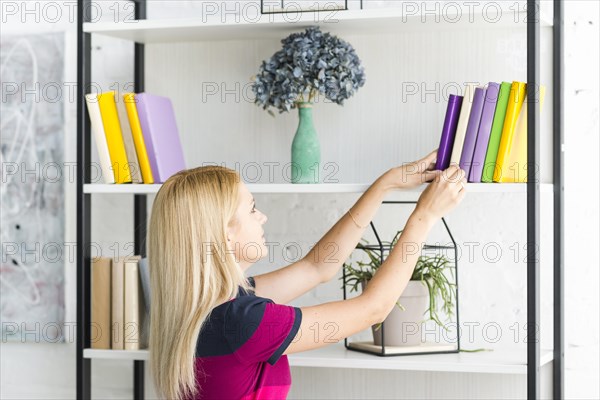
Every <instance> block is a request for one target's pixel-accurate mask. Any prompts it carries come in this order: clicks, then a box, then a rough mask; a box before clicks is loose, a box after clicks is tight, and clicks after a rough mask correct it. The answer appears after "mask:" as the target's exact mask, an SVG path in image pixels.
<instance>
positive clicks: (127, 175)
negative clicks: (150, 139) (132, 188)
mask: <svg viewBox="0 0 600 400" xmlns="http://www.w3.org/2000/svg"><path fill="white" fill-rule="evenodd" d="M98 104H99V106H100V114H102V123H103V124H104V133H105V135H106V142H107V143H108V152H109V154H110V161H111V165H112V168H113V171H114V174H115V182H116V183H131V171H130V170H129V162H128V160H127V153H126V151H125V142H124V141H123V134H122V133H121V124H120V123H119V114H118V113H117V103H116V101H115V92H114V91H111V92H106V93H102V94H100V95H98Z"/></svg>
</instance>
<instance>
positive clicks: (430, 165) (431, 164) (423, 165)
mask: <svg viewBox="0 0 600 400" xmlns="http://www.w3.org/2000/svg"><path fill="white" fill-rule="evenodd" d="M436 159H437V149H436V150H434V151H432V152H431V153H429V154H428V155H426V156H425V157H423V158H422V159H420V160H419V161H418V162H417V164H418V166H417V168H418V169H419V172H425V171H430V170H433V169H434V168H435V160H436Z"/></svg>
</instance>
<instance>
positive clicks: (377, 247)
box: [342, 201, 460, 357]
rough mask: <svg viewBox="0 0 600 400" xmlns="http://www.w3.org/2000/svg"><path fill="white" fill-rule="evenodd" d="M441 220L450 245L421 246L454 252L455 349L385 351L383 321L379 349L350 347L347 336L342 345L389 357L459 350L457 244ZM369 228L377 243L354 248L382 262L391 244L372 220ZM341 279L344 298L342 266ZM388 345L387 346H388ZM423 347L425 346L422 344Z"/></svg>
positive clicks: (426, 248)
mask: <svg viewBox="0 0 600 400" xmlns="http://www.w3.org/2000/svg"><path fill="white" fill-rule="evenodd" d="M382 204H400V205H407V204H412V205H416V204H417V202H416V201H384V202H383V203H382ZM442 222H443V223H444V227H445V229H446V232H447V233H448V236H449V237H450V241H451V242H452V245H448V246H443V245H427V244H426V245H424V246H423V249H422V250H423V251H424V250H452V251H453V252H454V266H453V268H454V283H455V285H456V286H455V288H456V290H455V296H456V297H455V303H454V307H455V311H456V312H455V315H456V330H457V331H456V332H457V335H456V348H455V349H449V350H442V351H440V350H435V351H433V350H431V351H415V352H402V353H390V352H386V345H385V335H384V333H385V329H384V327H385V321H383V322H382V323H381V327H380V329H381V346H377V347H378V348H379V347H381V350H380V351H374V350H368V349H364V348H357V347H351V346H350V345H349V344H348V338H344V346H345V347H346V349H348V350H353V351H358V352H361V353H368V354H375V355H378V356H381V357H391V356H408V355H420V354H447V353H458V352H459V351H460V323H459V321H460V319H459V315H458V314H459V313H458V310H459V307H458V250H457V245H456V241H455V240H454V237H453V236H452V232H451V231H450V228H449V227H448V224H447V223H446V220H445V219H444V218H442ZM370 226H371V229H372V230H373V234H374V235H375V238H376V239H377V244H373V245H367V246H363V245H358V246H357V247H356V248H357V249H368V250H373V251H375V252H378V253H379V256H380V260H381V263H383V261H384V259H385V256H386V252H390V251H391V245H385V244H383V243H382V241H381V238H380V237H379V233H378V232H377V229H376V228H375V224H374V223H373V221H371V223H370ZM342 280H343V291H344V300H346V299H347V297H346V296H347V294H346V285H347V282H346V268H345V267H343V268H342ZM389 347H390V346H388V348H389ZM424 348H425V346H424Z"/></svg>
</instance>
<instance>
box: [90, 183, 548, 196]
mask: <svg viewBox="0 0 600 400" xmlns="http://www.w3.org/2000/svg"><path fill="white" fill-rule="evenodd" d="M247 186H248V189H249V190H250V192H252V193H257V194H260V193H270V194H277V193H290V194H294V193H313V194H318V193H364V192H365V191H366V190H367V189H368V188H369V185H368V184H361V183H356V184H345V183H334V184H329V183H325V184H317V185H294V184H275V183H273V184H247ZM160 187H161V185H140V184H114V185H105V184H95V183H94V184H87V185H84V188H83V191H84V193H89V194H155V193H157V192H158V190H159V189H160ZM426 187H427V185H421V186H418V187H416V188H413V189H401V190H397V191H396V192H395V193H402V192H404V193H420V192H422V191H423V190H424V189H425V188H426ZM466 188H467V193H527V185H526V184H525V183H468V184H467V185H466ZM552 190H553V184H551V183H543V184H540V192H542V193H551V192H552Z"/></svg>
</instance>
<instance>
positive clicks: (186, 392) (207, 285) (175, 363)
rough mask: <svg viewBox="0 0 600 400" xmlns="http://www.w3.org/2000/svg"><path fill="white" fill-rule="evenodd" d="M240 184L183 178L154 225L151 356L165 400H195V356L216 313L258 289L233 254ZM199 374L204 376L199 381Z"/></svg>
mask: <svg viewBox="0 0 600 400" xmlns="http://www.w3.org/2000/svg"><path fill="white" fill-rule="evenodd" d="M239 184H240V178H239V175H238V174H237V172H235V171H233V170H231V169H227V168H224V167H212V166H211V167H200V168H195V169H190V170H185V171H181V172H179V173H177V174H175V175H173V176H172V177H171V178H169V179H168V180H167V181H166V182H165V183H164V184H163V185H162V187H161V188H160V190H159V191H158V194H157V196H156V199H155V200H154V204H153V206H152V215H151V217H150V226H149V230H148V242H147V243H148V264H149V270H150V285H151V294H152V301H151V307H150V334H149V351H150V364H151V369H152V377H153V379H154V384H155V387H156V389H157V391H158V392H159V393H158V394H159V395H161V396H164V397H166V398H167V399H184V398H191V397H194V396H196V395H197V394H198V393H200V392H201V387H200V386H199V384H198V382H197V381H196V372H197V371H196V368H195V349H196V342H197V339H198V335H199V334H200V331H201V328H202V326H203V324H204V322H205V321H206V320H207V318H208V317H209V316H210V313H211V311H212V309H213V308H215V307H216V306H218V305H219V304H222V303H224V302H226V301H228V300H229V299H231V298H233V297H236V295H237V293H238V290H239V287H240V286H241V287H242V288H244V289H245V290H247V291H251V290H252V288H251V286H250V285H249V283H248V281H247V280H246V278H245V276H244V273H243V271H242V269H241V268H240V266H239V264H238V263H237V261H236V259H235V256H234V255H233V254H232V253H231V252H229V251H227V247H226V245H225V244H226V240H227V236H226V235H227V226H228V225H229V224H231V223H234V222H235V212H236V209H237V203H238V197H239V195H238V190H239ZM199 372H200V371H198V373H199Z"/></svg>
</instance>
